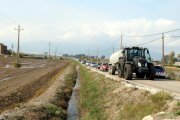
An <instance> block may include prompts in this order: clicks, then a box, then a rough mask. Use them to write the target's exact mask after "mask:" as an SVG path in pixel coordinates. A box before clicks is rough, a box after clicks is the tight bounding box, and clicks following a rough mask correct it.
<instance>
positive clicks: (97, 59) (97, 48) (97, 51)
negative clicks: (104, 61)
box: [97, 46, 99, 64]
mask: <svg viewBox="0 0 180 120" xmlns="http://www.w3.org/2000/svg"><path fill="white" fill-rule="evenodd" d="M98 56H99V46H98V47H97V64H98Z"/></svg>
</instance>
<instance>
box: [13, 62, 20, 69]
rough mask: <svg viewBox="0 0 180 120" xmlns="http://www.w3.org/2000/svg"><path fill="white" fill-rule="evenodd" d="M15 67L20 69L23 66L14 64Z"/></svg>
mask: <svg viewBox="0 0 180 120" xmlns="http://www.w3.org/2000/svg"><path fill="white" fill-rule="evenodd" d="M13 66H14V67H15V68H20V67H21V64H19V63H13Z"/></svg>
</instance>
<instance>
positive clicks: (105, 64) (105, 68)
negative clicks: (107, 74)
mask: <svg viewBox="0 0 180 120" xmlns="http://www.w3.org/2000/svg"><path fill="white" fill-rule="evenodd" d="M108 69H109V65H108V63H102V64H101V66H100V70H101V71H107V70H108Z"/></svg>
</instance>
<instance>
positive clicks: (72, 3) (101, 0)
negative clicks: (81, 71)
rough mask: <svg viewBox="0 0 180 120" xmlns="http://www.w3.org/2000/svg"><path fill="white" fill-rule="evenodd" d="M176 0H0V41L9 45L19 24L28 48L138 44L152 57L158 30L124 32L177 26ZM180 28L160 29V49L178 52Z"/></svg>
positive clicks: (74, 50)
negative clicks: (163, 34) (163, 40)
mask: <svg viewBox="0 0 180 120" xmlns="http://www.w3.org/2000/svg"><path fill="white" fill-rule="evenodd" d="M179 4H180V1H179V0H0V43H4V44H6V45H7V46H8V48H9V49H10V48H11V44H14V50H16V46H17V31H16V30H14V28H17V26H18V24H19V25H21V27H22V28H23V29H24V30H23V31H21V36H20V37H21V39H20V50H21V51H22V52H29V53H44V52H48V45H49V43H51V53H52V54H54V53H55V50H56V49H57V53H58V54H65V53H67V54H79V53H84V54H88V53H89V55H97V51H98V53H99V56H102V55H105V56H106V57H109V56H110V55H111V54H112V53H113V47H114V50H115V51H117V50H119V49H120V37H121V34H122V35H123V46H135V45H139V44H141V43H145V42H148V41H151V40H154V39H158V38H159V40H156V41H154V42H151V43H149V44H143V45H141V47H146V48H148V49H149V50H150V53H151V56H152V58H153V59H157V60H160V59H161V56H162V55H161V53H162V41H161V35H157V36H151V37H143V38H140V37H127V36H136V35H146V34H154V33H162V32H166V31H169V30H174V29H179V28H180V16H179V15H178V12H179V11H180V7H179ZM171 36H180V31H176V32H171V33H166V34H165V37H166V38H165V54H168V53H169V52H170V51H175V53H180V47H179V46H180V39H178V38H174V37H171Z"/></svg>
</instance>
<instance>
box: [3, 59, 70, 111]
mask: <svg viewBox="0 0 180 120" xmlns="http://www.w3.org/2000/svg"><path fill="white" fill-rule="evenodd" d="M4 59H7V61H6V60H4ZM0 60H1V62H0V64H1V63H2V61H4V62H3V63H5V64H10V63H12V60H10V58H2V57H0ZM21 62H22V63H23V62H24V63H26V65H23V67H26V68H18V69H15V68H4V67H2V68H1V69H0V73H2V74H0V111H2V110H4V109H6V108H7V107H10V106H14V105H16V104H17V103H21V102H25V101H27V100H28V99H29V98H31V97H33V96H35V95H36V93H37V91H38V90H40V89H46V87H48V86H47V85H48V82H49V81H50V80H51V78H52V77H53V76H55V75H56V74H57V73H59V72H60V70H62V69H63V68H64V67H65V66H67V65H68V63H69V62H68V61H62V60H61V61H60V60H47V59H42V60H40V59H21ZM42 65H43V66H42ZM1 66H2V64H1ZM27 66H33V67H27ZM9 77H12V78H10V79H7V80H6V79H5V78H9Z"/></svg>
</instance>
